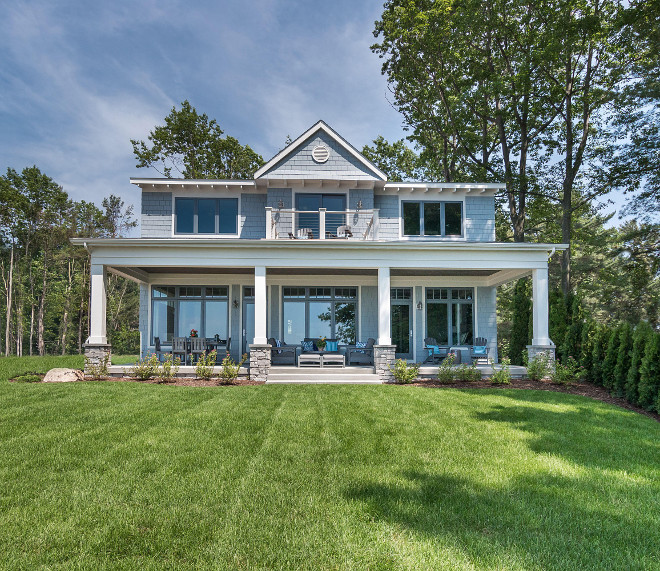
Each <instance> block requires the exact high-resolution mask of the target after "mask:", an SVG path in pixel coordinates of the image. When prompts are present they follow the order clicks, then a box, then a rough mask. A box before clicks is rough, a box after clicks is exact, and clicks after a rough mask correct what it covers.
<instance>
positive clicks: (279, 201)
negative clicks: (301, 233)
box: [277, 200, 284, 210]
mask: <svg viewBox="0 0 660 571" xmlns="http://www.w3.org/2000/svg"><path fill="white" fill-rule="evenodd" d="M282 208H284V202H282V201H281V200H278V201H277V209H278V210H282Z"/></svg>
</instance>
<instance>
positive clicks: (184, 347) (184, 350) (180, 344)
mask: <svg viewBox="0 0 660 571" xmlns="http://www.w3.org/2000/svg"><path fill="white" fill-rule="evenodd" d="M177 355H180V356H181V362H182V363H183V364H184V365H187V364H188V340H187V339H186V338H185V337H173V338H172V357H173V358H174V357H176V356H177Z"/></svg>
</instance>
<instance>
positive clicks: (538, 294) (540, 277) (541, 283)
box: [532, 268, 552, 345]
mask: <svg viewBox="0 0 660 571" xmlns="http://www.w3.org/2000/svg"><path fill="white" fill-rule="evenodd" d="M532 302H533V308H532V333H533V334H532V345H552V341H551V340H550V332H549V316H548V314H549V304H548V268H545V269H543V270H532Z"/></svg>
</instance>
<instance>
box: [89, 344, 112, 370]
mask: <svg viewBox="0 0 660 571" xmlns="http://www.w3.org/2000/svg"><path fill="white" fill-rule="evenodd" d="M83 347H84V348H85V373H89V372H90V371H89V367H90V365H91V366H92V367H98V366H99V365H100V364H102V363H103V361H104V360H105V359H106V357H107V360H108V361H107V364H108V365H110V358H111V354H112V345H110V344H109V343H85V344H84V345H83Z"/></svg>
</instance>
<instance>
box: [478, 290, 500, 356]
mask: <svg viewBox="0 0 660 571" xmlns="http://www.w3.org/2000/svg"><path fill="white" fill-rule="evenodd" d="M477 329H478V332H477V333H478V336H479V337H485V338H486V339H488V347H489V350H488V356H489V357H490V358H491V359H493V360H494V361H496V362H497V361H498V355H497V288H494V287H478V288H477Z"/></svg>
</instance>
